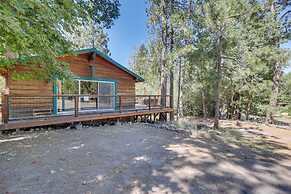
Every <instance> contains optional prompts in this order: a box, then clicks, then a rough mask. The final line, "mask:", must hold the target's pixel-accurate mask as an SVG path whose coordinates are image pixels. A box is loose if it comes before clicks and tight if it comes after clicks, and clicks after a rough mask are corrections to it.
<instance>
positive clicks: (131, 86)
mask: <svg viewBox="0 0 291 194" xmlns="http://www.w3.org/2000/svg"><path fill="white" fill-rule="evenodd" d="M58 59H60V60H62V61H65V62H67V63H69V64H70V69H71V71H72V72H73V73H74V74H75V75H76V76H78V77H83V78H90V77H91V72H90V68H89V66H90V65H95V66H96V78H102V79H110V80H116V81H117V95H134V94H135V80H134V78H133V77H132V76H131V75H130V74H128V73H126V72H125V71H123V70H121V69H119V68H117V67H116V66H115V65H113V64H111V63H110V62H108V61H107V60H105V59H103V58H102V57H99V56H97V57H96V59H94V60H92V61H90V63H89V61H88V60H87V56H82V55H80V56H79V57H76V56H65V57H60V58H58ZM122 104H123V108H124V109H125V108H133V107H134V104H135V98H134V97H124V98H123V99H122Z"/></svg>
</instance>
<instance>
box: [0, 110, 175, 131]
mask: <svg viewBox="0 0 291 194" xmlns="http://www.w3.org/2000/svg"><path fill="white" fill-rule="evenodd" d="M171 111H173V110H172V109H171V108H162V109H152V110H137V111H127V112H122V113H119V112H112V113H99V114H80V115H79V116H78V117H75V116H72V115H68V116H57V117H50V118H47V119H27V120H16V121H10V122H8V123H6V124H4V123H2V124H0V130H9V129H17V128H28V127H37V126H46V125H56V124H64V123H78V122H86V121H98V120H104V119H119V118H124V117H134V116H144V115H154V116H155V117H156V116H157V115H158V114H160V113H169V112H171Z"/></svg>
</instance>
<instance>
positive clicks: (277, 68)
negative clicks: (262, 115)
mask: <svg viewBox="0 0 291 194" xmlns="http://www.w3.org/2000/svg"><path fill="white" fill-rule="evenodd" d="M281 75H282V68H281V65H280V62H279V61H276V63H275V65H274V75H273V80H272V81H273V88H272V93H271V95H270V101H269V107H268V110H267V114H266V124H272V123H274V115H275V111H276V106H277V100H278V94H279V87H280V81H281Z"/></svg>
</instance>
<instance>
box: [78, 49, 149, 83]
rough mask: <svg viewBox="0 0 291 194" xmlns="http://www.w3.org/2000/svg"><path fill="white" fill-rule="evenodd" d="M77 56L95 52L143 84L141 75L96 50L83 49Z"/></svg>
mask: <svg viewBox="0 0 291 194" xmlns="http://www.w3.org/2000/svg"><path fill="white" fill-rule="evenodd" d="M75 52H76V53H77V54H80V53H88V52H93V53H97V54H98V55H99V56H101V57H103V58H104V59H106V60H107V61H109V62H111V63H112V64H113V65H115V66H116V67H118V68H120V69H122V70H123V71H125V72H127V73H129V74H130V75H132V76H133V77H135V78H136V79H138V81H141V82H143V81H144V78H142V77H141V76H140V75H138V74H136V73H134V72H133V71H131V70H130V69H128V68H126V67H124V66H123V65H121V64H120V63H118V62H116V61H115V60H113V59H112V58H111V57H109V56H108V55H106V54H104V53H102V52H101V51H99V50H97V49H96V48H88V49H81V50H77V51H75Z"/></svg>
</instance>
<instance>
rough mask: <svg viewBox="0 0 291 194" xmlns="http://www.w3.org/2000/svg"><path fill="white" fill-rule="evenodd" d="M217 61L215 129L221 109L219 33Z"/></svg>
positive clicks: (220, 41) (220, 50)
mask: <svg viewBox="0 0 291 194" xmlns="http://www.w3.org/2000/svg"><path fill="white" fill-rule="evenodd" d="M217 46H218V49H217V61H216V83H215V91H216V94H215V114H214V125H213V128H214V129H218V127H219V108H220V92H221V74H222V73H221V65H222V64H221V63H222V61H221V52H222V33H221V31H220V32H219V37H218V43H217Z"/></svg>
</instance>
